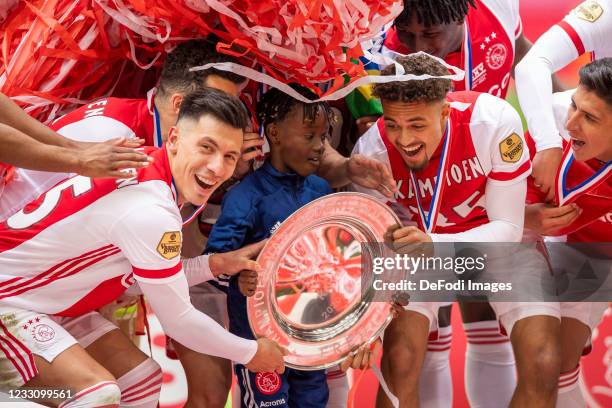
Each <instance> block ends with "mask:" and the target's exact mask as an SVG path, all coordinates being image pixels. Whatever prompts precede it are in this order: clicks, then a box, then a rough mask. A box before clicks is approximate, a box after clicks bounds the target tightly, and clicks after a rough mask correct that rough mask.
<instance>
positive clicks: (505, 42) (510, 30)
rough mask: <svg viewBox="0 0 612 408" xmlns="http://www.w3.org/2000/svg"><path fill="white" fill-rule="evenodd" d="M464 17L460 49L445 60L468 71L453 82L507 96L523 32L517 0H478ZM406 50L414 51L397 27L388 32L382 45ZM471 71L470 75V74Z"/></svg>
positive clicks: (460, 87)
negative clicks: (402, 38)
mask: <svg viewBox="0 0 612 408" xmlns="http://www.w3.org/2000/svg"><path fill="white" fill-rule="evenodd" d="M475 1H476V7H470V9H469V11H468V14H467V17H466V19H465V23H464V25H465V30H464V40H463V45H462V48H461V51H460V52H453V53H450V54H448V55H447V56H446V57H445V60H446V62H448V63H449V64H451V65H453V66H456V67H459V68H461V69H463V70H464V71H465V72H466V75H465V76H466V78H465V81H457V82H454V84H453V85H454V89H455V91H464V90H472V91H477V92H487V93H490V94H492V95H495V96H499V97H501V98H505V97H506V92H507V91H508V85H509V83H510V74H511V70H512V66H513V64H514V54H515V40H516V39H517V38H518V37H520V36H521V34H522V33H523V26H522V24H521V17H520V15H519V2H518V0H475ZM387 49H388V50H391V51H396V52H400V53H403V54H406V53H409V52H413V51H414V50H409V49H407V48H406V47H405V46H404V45H403V44H402V43H401V42H400V41H399V38H398V35H397V33H396V31H395V28H394V27H392V28H391V29H390V30H389V31H388V32H387V37H386V38H385V42H384V46H383V49H382V50H381V51H382V53H383V54H385V53H386V50H387ZM469 73H471V75H469Z"/></svg>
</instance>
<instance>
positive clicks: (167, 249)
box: [157, 231, 182, 259]
mask: <svg viewBox="0 0 612 408" xmlns="http://www.w3.org/2000/svg"><path fill="white" fill-rule="evenodd" d="M181 244H182V238H181V232H180V231H169V232H165V233H164V235H162V237H161V239H160V240H159V244H157V252H158V253H159V254H160V255H161V256H162V257H164V258H165V259H172V258H176V257H177V256H179V255H180V253H181Z"/></svg>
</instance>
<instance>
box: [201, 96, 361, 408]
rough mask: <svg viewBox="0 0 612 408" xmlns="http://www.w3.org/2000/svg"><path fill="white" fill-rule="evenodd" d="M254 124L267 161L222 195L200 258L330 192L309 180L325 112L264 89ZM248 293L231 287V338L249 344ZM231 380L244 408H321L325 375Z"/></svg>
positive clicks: (264, 233)
mask: <svg viewBox="0 0 612 408" xmlns="http://www.w3.org/2000/svg"><path fill="white" fill-rule="evenodd" d="M292 87H293V88H294V89H295V90H297V91H298V92H300V93H301V94H302V95H304V96H305V97H307V98H316V96H315V95H314V94H313V93H312V92H310V91H309V90H307V89H305V88H303V87H300V86H296V85H294V86H292ZM257 117H258V120H259V123H260V124H261V125H262V126H263V127H264V131H265V135H266V136H267V138H268V141H269V143H270V158H269V160H268V161H266V162H265V163H264V165H263V166H262V167H260V168H259V169H258V170H256V171H255V172H254V173H252V174H250V175H249V176H247V177H246V178H244V179H243V180H242V181H241V182H240V184H238V185H237V186H235V187H234V188H232V189H231V190H230V191H229V192H228V193H227V194H226V196H225V197H224V199H223V203H222V207H221V215H220V217H219V218H218V220H217V222H216V223H215V226H214V227H213V229H212V231H211V234H210V236H209V239H208V244H207V247H206V251H205V252H206V253H210V252H227V251H231V250H232V249H235V248H240V247H242V246H244V245H247V244H250V243H253V242H257V241H261V240H263V239H266V238H268V237H269V236H270V235H271V234H272V232H273V231H274V229H275V228H276V227H277V226H278V225H279V224H280V223H282V222H283V221H284V220H285V219H286V218H287V217H289V216H290V215H291V214H292V213H293V212H295V211H296V210H297V209H299V208H300V207H302V206H304V205H306V204H307V203H309V202H311V201H313V200H315V199H317V198H319V197H322V196H324V195H326V194H330V193H331V192H332V189H331V187H330V186H329V184H328V183H327V182H326V181H325V180H323V179H322V178H320V177H318V176H316V175H315V173H316V171H317V170H318V168H319V164H320V162H321V157H322V155H323V152H324V143H325V139H326V138H327V137H328V134H329V130H330V123H331V117H332V115H331V109H330V107H329V105H328V104H327V103H324V102H318V103H311V104H306V103H302V102H300V101H297V100H295V99H293V98H292V97H290V96H288V95H286V94H284V93H283V92H281V91H279V90H277V89H271V90H270V91H269V92H267V93H266V94H265V95H264V96H263V97H262V99H261V101H260V102H259V103H258V104H257ZM240 280H241V281H243V282H245V281H249V280H250V281H251V283H256V277H255V276H252V277H248V276H242V278H240ZM247 286H248V285H245V286H244V287H243V286H242V284H239V279H238V278H237V277H236V278H232V280H231V281H230V286H229V291H228V312H229V318H230V331H231V332H232V333H234V334H237V335H239V336H241V337H244V338H248V339H253V338H254V337H253V333H252V332H251V329H250V327H249V323H248V318H247V311H246V297H245V295H252V294H253V292H254V288H255V286H254V285H253V286H252V289H253V290H251V289H250V288H247ZM242 292H245V293H242ZM371 354H372V353H370V352H369V351H365V349H362V350H361V353H360V354H358V355H357V356H355V357H354V359H351V363H353V366H355V364H359V365H369V362H368V361H369V360H373V358H372V357H371ZM235 372H236V375H237V376H238V384H239V385H240V389H241V393H242V399H241V402H240V403H241V406H243V407H252V406H257V407H260V406H274V407H292V408H293V407H306V406H308V407H321V408H323V407H325V406H326V404H327V400H328V387H327V383H326V375H325V370H316V371H300V370H293V369H287V370H286V371H285V373H284V374H282V375H279V374H277V373H275V372H271V373H262V374H256V373H253V372H250V371H248V370H247V369H246V367H245V366H244V365H240V364H237V365H236V366H235Z"/></svg>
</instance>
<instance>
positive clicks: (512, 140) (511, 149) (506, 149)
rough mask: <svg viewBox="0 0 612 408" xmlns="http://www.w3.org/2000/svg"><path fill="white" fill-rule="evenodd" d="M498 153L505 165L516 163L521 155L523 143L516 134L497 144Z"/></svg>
mask: <svg viewBox="0 0 612 408" xmlns="http://www.w3.org/2000/svg"><path fill="white" fill-rule="evenodd" d="M499 153H500V154H501V157H502V160H503V161H505V162H506V163H516V162H517V161H519V160H520V158H521V156H522V155H523V141H522V140H521V138H520V137H519V135H517V134H516V133H513V134H511V135H510V136H508V137H507V138H505V139H504V140H502V141H501V143H500V144H499Z"/></svg>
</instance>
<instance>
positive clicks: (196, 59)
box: [159, 37, 245, 94]
mask: <svg viewBox="0 0 612 408" xmlns="http://www.w3.org/2000/svg"><path fill="white" fill-rule="evenodd" d="M215 43H216V40H215V39H214V37H213V38H207V39H198V40H189V41H185V42H183V43H181V44H179V45H177V46H176V48H175V49H174V50H172V51H171V52H170V53H169V54H168V56H167V57H166V60H165V61H164V64H163V66H162V72H161V76H160V79H159V92H160V93H165V94H169V93H173V92H184V93H189V92H192V91H195V90H196V89H198V87H201V86H204V82H205V81H206V78H207V77H208V76H209V75H217V76H220V77H222V78H225V79H227V80H230V81H232V82H233V83H235V84H240V83H242V82H244V81H245V78H244V77H242V76H240V75H238V74H234V73H233V72H228V71H221V70H218V69H214V68H210V69H206V70H202V71H189V69H190V68H193V67H197V66H202V65H205V64H209V63H214V62H236V60H235V59H234V58H232V57H230V56H228V55H224V54H220V53H218V52H217V50H216V49H215Z"/></svg>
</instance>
